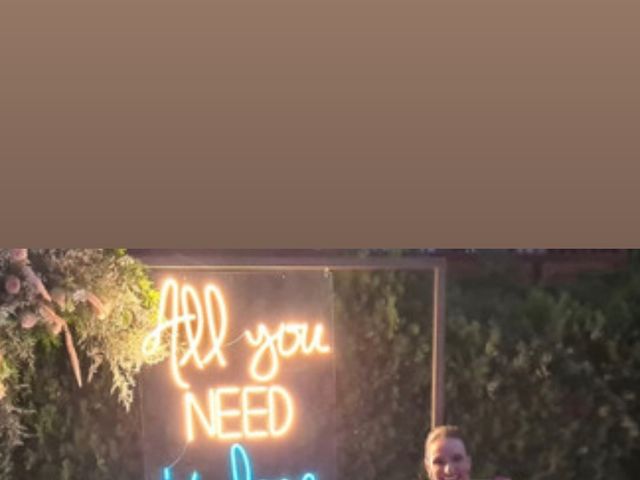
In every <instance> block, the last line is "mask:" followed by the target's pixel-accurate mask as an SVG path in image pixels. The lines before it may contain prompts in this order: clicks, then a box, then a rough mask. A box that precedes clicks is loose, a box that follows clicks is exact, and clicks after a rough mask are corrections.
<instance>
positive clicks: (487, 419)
mask: <svg viewBox="0 0 640 480" xmlns="http://www.w3.org/2000/svg"><path fill="white" fill-rule="evenodd" d="M109 255H114V256H113V257H111V258H110V259H108V260H105V263H104V264H102V267H100V268H101V269H103V270H104V269H105V267H106V268H107V270H108V265H109V264H110V262H112V261H117V258H121V257H118V256H117V254H112V253H109ZM67 258H68V259H70V258H71V257H67ZM0 261H1V260H0ZM69 261H70V262H71V263H72V264H74V265H77V273H76V274H74V275H72V276H71V278H76V279H78V280H77V281H78V282H84V283H85V284H86V283H91V284H92V285H95V286H96V287H95V288H96V290H95V291H96V294H98V295H102V296H104V298H105V303H108V302H113V301H116V300H115V299H113V298H111V299H110V298H109V285H112V286H113V285H114V283H119V285H118V286H117V287H116V288H114V290H112V292H120V293H118V295H119V296H120V297H119V298H126V296H127V295H131V296H130V297H129V298H130V299H132V300H131V301H132V302H133V303H132V305H133V304H136V303H135V302H134V301H133V298H138V299H141V298H142V299H146V300H145V301H140V300H138V302H139V303H137V304H136V305H138V307H136V308H140V309H141V310H138V311H137V312H138V313H136V314H134V313H130V314H127V313H125V312H126V311H129V312H132V311H136V310H135V308H134V310H127V309H126V308H125V309H122V310H121V312H122V313H120V314H118V315H117V316H116V317H114V318H117V319H118V320H117V321H116V322H115V324H114V325H112V326H109V325H104V324H103V323H104V322H102V323H101V322H99V321H98V320H97V319H96V318H95V317H94V316H92V315H91V313H92V312H91V310H90V309H88V308H87V306H86V305H83V304H78V305H76V306H75V307H74V308H71V306H70V308H69V310H68V315H69V316H68V318H69V323H70V324H72V327H73V329H74V334H75V335H76V338H77V341H78V344H79V345H80V346H81V348H80V350H81V353H80V361H81V364H82V365H89V364H93V365H96V368H95V374H94V378H93V381H92V382H91V383H90V384H88V385H85V386H84V387H83V388H82V389H78V388H77V386H76V385H75V383H74V381H73V374H72V371H71V368H70V365H69V362H68V359H67V357H66V353H65V351H64V347H63V346H62V344H61V342H60V340H59V339H58V338H56V337H52V336H51V335H49V334H47V331H46V329H42V328H41V329H40V330H41V331H40V334H39V335H36V336H29V337H28V338H30V340H29V342H31V343H21V342H23V341H25V340H24V339H22V340H20V341H18V342H17V343H15V344H14V343H13V342H14V341H15V339H16V338H22V337H21V335H22V334H23V333H24V332H23V331H22V330H21V329H20V328H19V326H16V323H15V319H13V318H12V317H11V316H7V315H5V316H4V317H2V316H0V329H1V330H0V331H1V332H2V335H1V336H0V342H2V343H0V348H2V349H3V350H2V351H3V352H5V354H6V355H7V357H11V358H20V361H19V362H14V363H11V364H10V365H7V366H6V367H2V368H0V378H6V379H7V380H8V381H9V382H10V383H9V385H10V387H11V388H10V391H9V396H8V398H9V399H10V400H11V401H10V402H7V401H3V402H0V439H1V441H2V445H3V446H5V445H11V450H10V451H12V452H13V453H12V454H11V455H7V453H6V452H8V451H9V450H5V451H3V452H2V453H0V455H1V456H0V467H1V468H4V470H3V471H5V472H6V471H8V470H7V469H6V468H5V464H6V465H8V466H11V467H12V468H13V472H12V473H11V474H10V475H8V476H6V477H5V478H36V479H38V478H42V479H52V478H56V479H58V478H60V479H66V478H68V479H96V480H102V479H119V480H128V479H141V478H143V467H142V455H141V452H140V435H141V427H140V419H139V409H138V406H137V405H138V404H137V403H136V402H135V396H133V397H132V396H131V392H132V390H131V386H132V385H133V380H134V378H135V372H136V371H137V368H138V366H139V363H138V362H139V357H137V355H138V352H137V351H134V350H135V349H132V350H130V349H129V347H130V345H132V344H133V343H135V342H136V341H138V340H137V339H136V336H135V335H134V336H131V337H127V336H126V335H125V333H126V331H127V329H130V328H132V327H133V328H134V329H138V328H143V325H144V324H143V323H138V322H137V320H132V318H134V317H135V315H139V314H140V313H141V312H145V311H150V310H147V309H151V310H152V309H153V305H154V301H155V300H156V298H155V297H154V295H155V293H154V292H153V289H152V287H151V284H150V283H148V280H147V279H146V276H145V275H144V274H143V273H142V270H139V269H138V268H136V267H135V266H132V269H134V270H135V272H136V274H135V275H134V274H133V273H131V272H130V273H127V274H126V275H125V277H117V275H116V276H115V277H112V278H111V279H110V280H109V282H106V281H105V280H104V279H103V278H102V277H100V274H99V273H98V269H96V270H95V271H94V273H93V274H91V273H87V272H86V270H87V269H89V270H91V267H90V266H86V265H85V266H84V267H81V266H80V265H81V262H80V259H77V258H76V259H75V260H74V261H71V260H69ZM93 261H95V259H94V260H92V262H93ZM89 263H91V262H89ZM91 264H93V265H95V263H91ZM34 267H35V265H34ZM118 268H119V267H118ZM118 268H116V270H118ZM66 270H67V271H73V269H71V268H66ZM118 271H124V270H118ZM486 272H487V273H486V275H485V276H484V277H482V278H479V279H475V280H465V281H461V280H455V279H450V280H449V284H448V291H447V352H446V356H447V377H446V400H447V413H446V416H447V422H449V423H456V424H460V425H461V426H462V427H463V428H464V429H465V431H466V433H467V436H468V439H469V441H468V443H469V445H468V446H469V448H470V450H471V451H472V454H473V458H474V472H473V473H474V475H473V476H474V477H476V478H487V477H489V476H490V475H493V474H496V473H500V472H502V473H506V474H509V475H511V476H512V478H514V479H518V478H520V479H529V480H544V479H566V480H577V479H580V480H582V479H585V478H587V479H589V480H603V479H605V478H606V479H607V480H611V479H615V480H632V479H635V478H637V477H638V473H639V472H640V464H639V463H640V462H639V461H638V460H637V459H638V458H640V455H638V453H640V435H639V427H638V423H637V421H638V419H639V418H640V402H638V392H639V391H640V388H639V386H640V274H639V273H638V270H636V267H633V268H630V269H629V270H628V271H623V272H620V273H617V274H613V275H593V276H589V277H584V278H581V279H579V280H578V281H576V282H574V283H572V284H570V285H564V286H562V287H556V288H540V287H530V286H527V285H524V284H522V283H518V282H514V270H513V269H512V268H511V265H509V262H508V261H506V260H505V259H504V258H503V257H500V256H496V255H492V256H491V257H490V258H489V259H488V263H487V269H486ZM138 274H139V275H140V276H137V275H138ZM118 278H120V279H119V280H118ZM123 278H129V279H131V278H137V280H136V281H134V282H131V281H129V280H127V281H124V280H123ZM334 279H335V282H334V284H335V298H336V312H335V329H336V342H337V345H336V346H337V348H336V362H337V393H338V412H337V415H338V422H337V423H338V428H339V430H338V444H339V449H338V463H339V465H338V469H339V478H345V479H346V478H360V479H380V478H384V479H386V480H408V479H419V478H424V474H423V473H422V448H423V440H424V437H425V435H426V432H427V429H428V426H429V424H430V418H429V410H430V388H431V379H430V372H431V318H432V309H431V301H432V298H431V297H432V276H431V274H430V273H429V272H424V273H411V272H373V273H336V274H335V275H334ZM122 283H127V284H128V285H129V286H127V287H124V286H122V285H120V284H122ZM80 284H81V283H78V285H80ZM100 285H101V286H102V288H101V287H99V286H100ZM131 285H134V286H131ZM135 285H137V286H135ZM75 286H76V285H73V286H70V288H75ZM127 292H128V293H127ZM114 295H115V293H114ZM132 308H133V307H132ZM11 322H13V323H11ZM85 322H86V323H85ZM82 325H84V326H82ZM92 332H94V333H95V335H92ZM22 336H24V335H22ZM129 341H130V342H132V343H131V344H130V343H129ZM26 347H28V348H26ZM5 349H6V350H5ZM107 352H108V353H107ZM28 365H31V368H26V367H25V366H28ZM114 365H119V366H117V367H115V371H116V372H117V371H118V369H120V368H122V369H124V372H129V373H123V374H122V376H121V377H120V380H116V383H115V384H117V382H118V381H121V386H120V387H116V388H118V392H119V395H118V396H117V397H118V398H119V399H120V400H121V401H120V402H119V401H118V398H116V396H113V395H110V392H111V391H112V389H113V385H114V378H116V377H117V373H114ZM3 368H4V369H3ZM3 376H4V377H3ZM122 392H128V393H127V394H126V395H124V396H122ZM132 399H133V404H132V408H131V409H130V411H127V410H126V409H125V408H123V403H122V400H126V401H127V402H129V401H131V400H132ZM16 405H19V408H20V410H19V411H18V410H17V408H18V407H17V406H16ZM16 418H22V419H24V420H23V421H22V422H19V423H17V424H16V423H11V422H12V421H14V420H15V419H16ZM21 428H22V429H26V433H27V434H28V435H29V436H27V437H25V436H24V433H25V432H21V433H20V434H17V433H16V432H18V431H19V430H20V429H21ZM12 442H13V443H12ZM20 442H22V443H23V445H22V446H17V445H18V444H19V443H20ZM7 448H8V447H7Z"/></svg>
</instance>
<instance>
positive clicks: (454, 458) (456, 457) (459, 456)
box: [453, 455, 463, 462]
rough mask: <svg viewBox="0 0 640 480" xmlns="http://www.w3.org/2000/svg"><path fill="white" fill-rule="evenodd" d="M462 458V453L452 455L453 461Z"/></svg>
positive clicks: (459, 460) (458, 460)
mask: <svg viewBox="0 0 640 480" xmlns="http://www.w3.org/2000/svg"><path fill="white" fill-rule="evenodd" d="M462 460H463V459H462V455H454V456H453V461H454V462H461V461H462Z"/></svg>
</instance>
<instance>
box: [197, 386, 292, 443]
mask: <svg viewBox="0 0 640 480" xmlns="http://www.w3.org/2000/svg"><path fill="white" fill-rule="evenodd" d="M259 396H262V398H263V400H262V402H263V403H262V404H258V405H256V403H257V402H259V401H260V400H257V401H256V397H258V398H259ZM234 401H235V405H234V404H233V402H234ZM229 404H231V405H230V406H231V408H230V406H229ZM233 407H235V408H233ZM237 407H239V408H237ZM184 412H185V417H184V419H185V424H186V428H185V431H186V435H187V442H193V441H194V440H195V438H196V430H200V431H204V433H205V435H206V436H207V437H209V438H217V439H218V440H221V441H228V440H238V439H250V440H257V439H261V438H279V437H283V436H284V435H285V434H286V433H287V432H288V431H289V430H290V429H291V426H292V425H293V421H294V418H295V408H294V404H293V399H292V398H291V395H290V394H289V392H288V391H287V390H286V389H285V388H283V387H281V386H278V385H271V386H269V387H266V386H262V385H248V386H244V387H235V386H231V387H219V388H217V389H216V388H210V389H208V390H207V408H202V406H201V405H200V404H199V403H198V400H197V398H196V396H195V395H194V394H193V393H192V392H186V393H185V394H184ZM260 417H262V418H264V420H263V428H254V427H253V426H252V422H251V419H252V418H260ZM225 419H236V422H235V425H234V427H235V428H233V427H232V428H229V426H228V425H227V426H225ZM197 426H199V427H200V428H197Z"/></svg>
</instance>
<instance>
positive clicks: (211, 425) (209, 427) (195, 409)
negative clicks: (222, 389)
mask: <svg viewBox="0 0 640 480" xmlns="http://www.w3.org/2000/svg"><path fill="white" fill-rule="evenodd" d="M207 396H208V400H209V401H208V402H207V403H208V407H209V415H208V416H209V418H211V420H208V418H207V415H206V414H205V413H204V412H203V411H202V408H200V405H199V404H198V401H197V400H196V397H195V396H194V395H193V393H191V392H187V393H185V394H184V411H185V413H186V417H187V441H188V442H193V440H194V439H195V432H194V425H193V423H194V422H193V414H194V413H195V414H196V415H197V417H198V420H199V422H200V425H202V426H203V427H204V429H205V430H206V432H207V435H208V436H209V437H213V436H214V435H215V434H216V427H215V422H214V419H215V400H214V391H213V390H209V391H208V392H207Z"/></svg>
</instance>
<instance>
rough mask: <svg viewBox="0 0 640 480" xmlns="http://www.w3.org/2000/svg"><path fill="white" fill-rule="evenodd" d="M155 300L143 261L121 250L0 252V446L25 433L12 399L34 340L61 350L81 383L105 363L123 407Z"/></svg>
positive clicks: (30, 366)
mask: <svg viewBox="0 0 640 480" xmlns="http://www.w3.org/2000/svg"><path fill="white" fill-rule="evenodd" d="M157 301H158V293H157V292H156V290H155V289H154V287H153V284H152V282H151V280H150V278H149V277H148V275H147V272H146V269H145V267H144V266H143V265H142V264H141V263H140V262H138V261H136V260H135V259H133V258H131V257H130V256H128V255H127V254H126V252H125V251H124V250H103V249H64V250H63V249H31V250H27V249H5V250H0V448H3V449H4V450H5V452H6V449H7V448H9V449H10V448H12V447H15V446H16V445H18V444H19V443H20V438H21V436H22V435H24V434H25V433H27V434H28V432H24V431H22V430H21V422H20V415H21V409H20V404H19V402H18V401H16V399H18V397H19V395H24V394H25V392H21V379H23V378H24V377H25V375H26V373H27V372H29V373H33V372H34V363H35V352H36V350H37V347H38V346H42V345H45V346H47V348H64V349H65V350H66V353H67V356H68V358H69V365H70V368H71V372H72V375H73V376H74V378H75V381H76V383H77V385H78V388H81V387H82V385H83V384H84V383H85V382H90V381H91V379H92V377H93V375H94V374H95V373H96V371H97V370H98V368H100V367H101V366H102V367H105V368H108V369H109V371H110V373H111V378H112V386H111V392H112V393H115V394H117V396H118V399H119V401H120V402H121V404H123V405H124V406H125V407H126V408H128V407H129V406H130V405H131V402H132V399H133V388H134V386H135V380H136V374H137V373H138V372H139V371H140V369H141V368H142V366H143V364H144V363H145V359H143V356H142V353H141V350H140V345H141V344H142V338H143V337H144V335H145V334H146V332H148V331H149V330H150V329H151V328H153V325H154V323H155V309H156V305H157ZM159 355H161V353H160V354H159ZM153 360H154V359H152V361H153ZM157 360H160V356H159V357H158V358H157ZM146 361H147V362H148V361H149V359H146ZM36 373H37V372H36ZM26 394H27V395H28V392H26Z"/></svg>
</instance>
